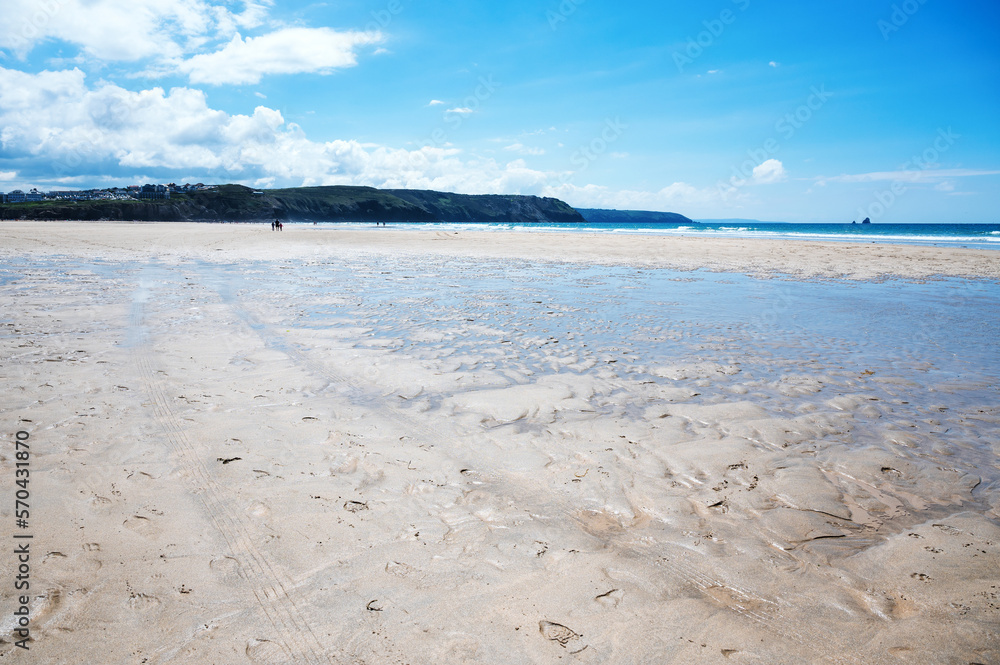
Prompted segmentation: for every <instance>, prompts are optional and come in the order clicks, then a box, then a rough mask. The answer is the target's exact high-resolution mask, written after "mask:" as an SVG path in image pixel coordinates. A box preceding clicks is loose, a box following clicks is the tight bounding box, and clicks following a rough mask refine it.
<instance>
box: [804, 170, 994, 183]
mask: <svg viewBox="0 0 1000 665" xmlns="http://www.w3.org/2000/svg"><path fill="white" fill-rule="evenodd" d="M984 175H1000V171H986V170H979V169H923V170H918V169H911V170H908V171H875V172H873V173H857V174H844V175H838V176H833V177H832V178H827V177H822V178H818V180H819V181H820V182H888V181H892V182H897V181H898V182H933V181H935V180H941V179H945V178H967V177H973V176H984Z"/></svg>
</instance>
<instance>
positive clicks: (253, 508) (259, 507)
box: [247, 501, 271, 519]
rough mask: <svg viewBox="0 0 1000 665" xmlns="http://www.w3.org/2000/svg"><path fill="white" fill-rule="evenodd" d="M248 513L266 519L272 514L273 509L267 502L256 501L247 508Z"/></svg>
mask: <svg viewBox="0 0 1000 665" xmlns="http://www.w3.org/2000/svg"><path fill="white" fill-rule="evenodd" d="M247 514H248V515H250V516H251V517H256V518H257V519H265V518H266V517H268V516H269V515H270V514H271V509H270V508H268V506H267V504H265V503H261V502H260V501H254V502H253V503H251V504H250V507H249V508H247Z"/></svg>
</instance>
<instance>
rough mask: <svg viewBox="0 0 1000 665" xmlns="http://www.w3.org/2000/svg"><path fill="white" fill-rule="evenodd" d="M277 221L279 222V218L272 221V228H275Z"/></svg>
mask: <svg viewBox="0 0 1000 665" xmlns="http://www.w3.org/2000/svg"><path fill="white" fill-rule="evenodd" d="M277 223H278V220H274V221H273V222H271V230H272V231H273V230H274V229H275V224H277Z"/></svg>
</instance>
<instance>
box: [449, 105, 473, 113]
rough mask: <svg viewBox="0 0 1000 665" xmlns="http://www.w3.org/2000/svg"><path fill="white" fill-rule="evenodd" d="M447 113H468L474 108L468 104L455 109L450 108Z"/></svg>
mask: <svg viewBox="0 0 1000 665" xmlns="http://www.w3.org/2000/svg"><path fill="white" fill-rule="evenodd" d="M445 113H457V114H458V115H468V114H470V113H472V109H470V108H469V107H467V106H459V107H456V108H453V109H448V110H447V111H445Z"/></svg>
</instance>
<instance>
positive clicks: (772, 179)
mask: <svg viewBox="0 0 1000 665" xmlns="http://www.w3.org/2000/svg"><path fill="white" fill-rule="evenodd" d="M787 175H788V174H787V173H785V167H784V165H783V164H782V163H781V162H780V161H778V160H777V159H769V160H767V161H766V162H763V163H762V164H760V165H758V166H756V167H754V170H753V182H754V183H755V184H758V185H773V184H774V183H777V182H782V181H784V180H785V179H786V178H787Z"/></svg>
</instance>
